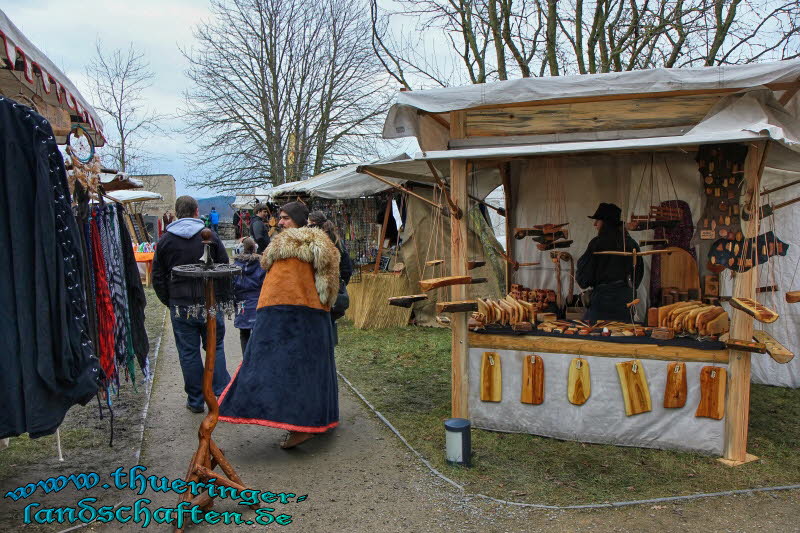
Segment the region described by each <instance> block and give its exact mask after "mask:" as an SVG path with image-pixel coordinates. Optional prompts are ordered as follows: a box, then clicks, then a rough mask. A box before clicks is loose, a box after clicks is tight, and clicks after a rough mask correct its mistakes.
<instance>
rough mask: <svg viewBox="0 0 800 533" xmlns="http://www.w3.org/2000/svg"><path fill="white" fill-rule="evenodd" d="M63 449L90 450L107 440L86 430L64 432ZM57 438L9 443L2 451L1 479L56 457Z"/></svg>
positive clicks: (24, 436)
mask: <svg viewBox="0 0 800 533" xmlns="http://www.w3.org/2000/svg"><path fill="white" fill-rule="evenodd" d="M60 433H61V447H62V448H63V449H64V450H70V449H72V448H89V447H99V446H102V445H103V443H104V442H105V440H106V437H105V435H103V434H101V433H99V432H97V431H94V430H91V429H86V428H76V429H68V430H62V431H61V432H60ZM57 454H58V452H57V447H56V436H55V435H48V436H47V437H40V438H38V439H31V438H29V437H28V436H27V435H21V436H19V437H16V438H13V439H11V440H10V441H9V444H8V448H6V449H5V450H2V451H0V459H2V460H0V479H5V478H7V477H10V476H11V475H12V474H14V472H15V471H16V470H17V469H19V468H20V467H23V466H25V465H29V464H34V463H39V462H41V461H42V460H43V459H46V458H52V457H56V456H57Z"/></svg>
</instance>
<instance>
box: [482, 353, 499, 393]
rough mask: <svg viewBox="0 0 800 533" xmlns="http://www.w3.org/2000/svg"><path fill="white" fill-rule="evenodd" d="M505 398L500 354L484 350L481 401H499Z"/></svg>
mask: <svg viewBox="0 0 800 533" xmlns="http://www.w3.org/2000/svg"><path fill="white" fill-rule="evenodd" d="M502 399H503V373H502V371H501V368H500V354H498V353H496V352H483V360H482V361H481V401H482V402H499V401H501V400H502Z"/></svg>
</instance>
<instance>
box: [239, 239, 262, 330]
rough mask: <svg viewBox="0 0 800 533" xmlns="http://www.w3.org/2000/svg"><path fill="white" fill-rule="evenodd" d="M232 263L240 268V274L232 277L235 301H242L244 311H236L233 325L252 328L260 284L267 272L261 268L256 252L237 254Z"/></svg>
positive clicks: (259, 257) (254, 321) (259, 258)
mask: <svg viewBox="0 0 800 533" xmlns="http://www.w3.org/2000/svg"><path fill="white" fill-rule="evenodd" d="M233 264H234V265H236V266H238V267H239V268H241V269H242V275H241V276H236V277H235V278H234V279H233V290H234V293H235V294H236V303H237V304H239V303H244V312H243V313H238V312H237V313H236V318H234V319H233V325H234V326H235V327H237V328H239V329H253V324H255V323H256V305H257V304H258V297H259V295H260V294H261V284H262V283H264V276H266V274H267V273H266V272H264V269H263V268H261V256H260V255H258V254H240V255H237V256H236V257H234V258H233Z"/></svg>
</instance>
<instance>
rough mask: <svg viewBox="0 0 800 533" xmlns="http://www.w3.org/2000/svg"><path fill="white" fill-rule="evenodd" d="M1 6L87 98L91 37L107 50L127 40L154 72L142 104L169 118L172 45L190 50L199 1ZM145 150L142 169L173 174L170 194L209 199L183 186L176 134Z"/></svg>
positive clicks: (174, 85) (181, 64)
mask: <svg viewBox="0 0 800 533" xmlns="http://www.w3.org/2000/svg"><path fill="white" fill-rule="evenodd" d="M2 9H3V11H4V12H5V14H6V15H7V16H8V18H10V19H11V21H12V22H13V23H14V24H15V25H16V26H17V27H18V28H19V29H20V30H21V31H22V32H23V33H24V34H25V35H26V36H27V37H28V39H30V40H31V42H33V43H34V44H35V45H36V46H37V47H38V48H39V49H40V50H41V51H42V52H44V53H45V54H46V55H47V56H48V57H49V58H50V59H51V60H52V61H53V62H54V63H55V64H56V65H57V66H58V67H59V68H61V69H62V70H63V71H64V73H65V74H66V75H67V76H68V77H69V78H70V79H71V80H72V82H73V83H74V84H75V85H76V86H77V88H78V90H79V91H81V93H82V94H83V95H84V97H86V99H87V100H89V99H90V98H89V95H88V94H87V86H86V78H85V67H86V65H87V64H88V63H89V60H90V59H91V58H92V56H93V55H94V53H95V50H94V47H95V40H96V39H97V38H99V39H101V41H102V42H103V45H104V46H106V47H108V48H110V49H114V48H127V47H128V46H129V45H130V43H133V44H134V46H135V47H137V48H138V49H140V50H142V51H143V52H144V53H145V55H146V57H147V60H148V61H149V63H150V68H151V69H152V71H153V72H154V73H155V83H154V84H153V86H152V87H151V88H150V89H149V90H148V91H147V93H146V96H147V98H148V104H149V105H150V106H151V107H152V108H153V109H155V110H156V111H157V112H159V113H163V114H165V115H172V114H174V113H175V111H176V109H177V107H178V106H179V105H180V103H181V94H182V92H183V90H184V89H185V88H186V84H187V80H186V78H185V76H184V75H183V72H184V70H185V69H186V61H185V60H184V58H183V56H182V55H181V53H180V51H179V49H178V47H179V46H180V47H189V46H191V44H192V27H194V26H195V25H196V24H197V23H198V22H200V21H202V20H203V19H204V18H206V17H207V16H208V14H209V13H208V1H207V0H130V1H128V0H111V1H106V2H98V1H85V0H70V1H69V2H65V1H63V0H3V2H2ZM176 125H178V124H176V123H175V122H170V123H167V124H166V126H167V127H168V128H169V127H170V126H172V127H174V126H176ZM146 148H147V150H148V151H149V152H151V153H152V154H153V156H154V157H155V158H156V159H155V160H154V161H153V162H152V163H151V164H150V172H152V173H165V174H172V175H174V176H175V178H176V180H177V187H178V194H185V193H191V194H196V195H198V196H201V197H202V196H211V195H213V194H215V193H213V192H211V191H208V190H199V191H198V190H191V189H187V188H186V186H185V185H184V179H185V178H186V176H187V174H188V172H189V169H187V168H186V166H185V165H184V161H183V157H182V156H181V153H185V152H186V151H187V150H188V149H189V147H188V146H187V145H186V143H185V142H184V139H183V137H182V136H181V135H177V134H171V133H167V134H164V135H163V136H159V137H158V138H153V139H151V140H150V143H149V146H147V147H146Z"/></svg>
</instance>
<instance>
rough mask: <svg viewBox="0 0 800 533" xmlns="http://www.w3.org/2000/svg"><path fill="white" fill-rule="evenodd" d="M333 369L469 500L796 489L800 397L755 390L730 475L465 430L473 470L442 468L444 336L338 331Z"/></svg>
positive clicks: (685, 460)
mask: <svg viewBox="0 0 800 533" xmlns="http://www.w3.org/2000/svg"><path fill="white" fill-rule="evenodd" d="M339 336H340V344H339V346H338V347H337V366H338V368H339V370H340V371H341V372H342V374H344V375H345V376H346V377H347V379H348V380H350V381H351V382H352V383H353V385H355V386H356V388H358V389H359V390H360V391H361V393H362V394H364V396H365V397H366V398H367V399H368V400H369V401H370V402H371V403H372V404H373V405H374V406H375V407H376V409H378V410H379V411H381V412H382V413H383V414H384V416H386V417H387V418H388V419H389V420H390V421H391V422H392V424H394V425H395V426H396V427H397V428H398V430H399V431H400V432H401V433H402V434H403V436H404V437H405V438H406V439H408V441H409V442H410V443H411V445H412V446H413V447H414V448H416V449H417V450H418V451H419V452H420V453H422V454H423V456H425V458H426V459H428V460H429V461H430V462H431V463H432V464H433V465H434V466H435V467H436V468H437V469H439V470H440V471H441V472H443V473H444V474H445V475H447V476H449V477H451V478H452V479H454V480H456V481H457V482H459V483H461V484H462V485H464V486H465V487H466V488H467V490H468V491H470V492H476V493H482V494H487V495H490V496H493V497H496V498H502V499H511V500H514V501H524V502H529V503H546V504H552V505H577V504H583V503H598V502H605V501H623V500H633V499H644V498H653V497H661V496H673V495H684V494H692V493H697V492H716V491H723V490H732V489H743V488H751V487H762V486H776V485H786V484H795V483H800V454H798V453H797V452H798V444H797V443H798V442H800V389H796V390H792V389H784V388H778V387H768V386H763V385H753V387H752V393H751V410H750V433H749V443H748V452H749V453H752V454H754V455H756V456H759V457H760V458H761V459H760V460H758V461H755V462H753V463H749V464H746V465H743V466H740V467H737V468H730V467H727V466H724V465H722V464H721V463H719V462H718V461H717V460H716V459H715V458H713V457H707V456H702V455H697V454H691V453H684V452H675V451H666V450H651V449H644V448H628V447H619V446H608V445H596V444H584V443H579V442H568V441H560V440H556V439H551V438H545V437H537V436H533V435H521V434H509V433H496V432H491V431H483V430H473V431H472V449H473V454H474V455H473V465H474V466H473V467H472V468H463V467H457V466H452V465H448V464H447V463H446V462H445V461H444V428H443V425H442V422H443V420H445V419H446V418H449V415H450V332H449V330H444V329H423V328H413V327H406V328H390V329H384V330H372V331H362V330H358V329H355V328H353V327H352V326H351V325H350V324H349V323H347V322H345V321H341V322H340V323H339Z"/></svg>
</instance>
